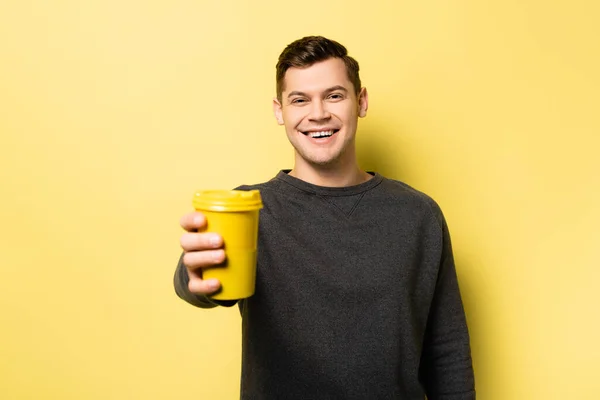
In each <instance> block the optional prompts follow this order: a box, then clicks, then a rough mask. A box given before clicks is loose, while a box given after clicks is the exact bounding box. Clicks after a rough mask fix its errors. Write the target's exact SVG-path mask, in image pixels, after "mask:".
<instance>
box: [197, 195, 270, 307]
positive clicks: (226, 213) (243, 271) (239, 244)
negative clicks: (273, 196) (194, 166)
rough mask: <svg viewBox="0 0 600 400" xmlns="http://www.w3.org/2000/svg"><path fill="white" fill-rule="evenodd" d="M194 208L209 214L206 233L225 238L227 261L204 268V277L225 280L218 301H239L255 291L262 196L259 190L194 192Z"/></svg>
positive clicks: (222, 281)
mask: <svg viewBox="0 0 600 400" xmlns="http://www.w3.org/2000/svg"><path fill="white" fill-rule="evenodd" d="M192 204H193V206H194V208H195V209H196V210H197V211H200V212H201V213H203V214H204V215H205V216H206V221H207V223H206V230H205V231H206V232H215V233H218V234H220V235H221V236H222V237H223V242H224V248H225V256H226V261H225V263H224V264H221V265H218V266H215V267H209V268H204V269H203V270H202V277H203V279H212V278H216V279H218V280H219V281H221V290H220V291H219V292H217V293H216V294H214V295H212V296H211V297H212V298H213V299H217V300H238V299H244V298H246V297H250V296H252V295H253V294H254V282H255V280H256V244H257V241H258V215H259V211H260V209H261V208H262V199H261V197H260V192H259V191H258V190H250V191H243V190H207V191H199V192H196V193H195V195H194V200H193V202H192Z"/></svg>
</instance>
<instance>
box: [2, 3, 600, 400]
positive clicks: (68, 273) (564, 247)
mask: <svg viewBox="0 0 600 400" xmlns="http://www.w3.org/2000/svg"><path fill="white" fill-rule="evenodd" d="M599 8H600V7H599V6H598V2H597V1H595V0H589V1H585V0H570V1H567V0H555V1H542V0H504V1H493V2H491V1H480V0H453V1H444V0H425V1H366V2H365V1H356V2H352V1H350V2H349V1H348V0H344V1H341V0H340V1H328V2H326V1H322V0H314V1H313V0H306V1H302V2H285V1H268V2H267V1H264V2H260V1H258V2H257V1H252V2H251V1H241V0H238V1H231V0H229V1H192V0H188V1H184V0H169V1H141V0H138V1H132V0H126V1H116V0H104V1H87V2H86V1H75V0H70V1H68V0H63V1H60V0H57V1H28V2H24V1H18V0H13V1H11V0H9V1H2V2H1V3H0V133H1V142H0V183H1V186H0V187H1V197H0V201H1V207H0V229H1V233H0V235H1V237H0V267H1V272H0V398H1V399H10V400H15V399H86V400H87V399H99V400H100V399H102V400H105V399H192V398H197V399H209V398H212V399H235V398H237V396H238V392H239V389H238V384H239V372H240V367H239V365H240V332H239V328H240V320H239V314H238V311H237V309H220V310H212V311H203V310H198V309H195V308H193V307H191V306H188V305H186V304H185V303H183V302H182V301H180V300H179V299H178V298H177V297H176V296H175V294H174V292H173V289H172V282H171V281H172V274H173V271H174V268H175V264H176V261H177V258H178V255H179V250H180V249H179V243H178V242H179V235H180V233H181V231H180V228H179V226H178V221H179V217H180V216H181V215H182V214H183V213H184V212H187V211H189V210H190V208H191V198H192V194H193V192H194V191H195V190H196V189H201V188H204V189H206V188H211V189H212V188H231V187H234V186H236V185H239V184H242V183H256V182H259V181H264V180H267V179H269V178H270V177H272V176H273V175H274V174H275V173H276V172H277V171H278V170H279V169H282V168H287V167H291V162H292V151H291V147H290V146H289V144H288V143H287V140H286V138H285V134H284V132H283V130H282V129H281V128H280V127H278V126H277V125H276V123H275V121H274V119H273V118H272V116H271V98H272V96H273V94H274V72H275V69H274V66H275V62H276V59H277V56H278V55H279V53H280V51H281V50H282V49H283V47H284V46H285V45H286V44H288V43H289V42H291V41H292V40H295V39H297V38H299V37H301V36H304V35H307V34H322V35H325V36H329V37H331V38H333V39H337V40H339V41H341V42H342V43H343V44H345V45H346V46H347V47H348V48H349V50H350V52H351V54H352V55H354V56H355V57H356V58H357V59H358V60H359V62H360V63H361V69H362V79H363V82H364V84H365V86H367V87H368V88H369V90H370V99H371V103H370V111H369V116H368V117H367V118H366V119H365V120H362V121H361V124H360V128H359V139H358V143H359V158H360V161H361V164H362V166H363V167H365V168H367V169H370V170H373V169H375V170H377V171H379V172H381V173H383V174H385V175H387V176H388V177H390V178H395V179H400V180H404V181H406V182H408V183H409V184H411V185H413V186H415V187H417V188H418V189H420V190H423V191H425V192H426V193H428V194H430V195H431V196H432V197H434V198H435V199H436V200H437V201H438V202H439V203H440V205H441V206H442V209H443V210H444V212H445V214H446V217H447V219H448V222H449V225H450V229H451V232H452V237H453V242H454V247H455V253H456V259H457V265H458V267H457V268H458V273H459V279H460V283H461V288H462V291H463V297H464V301H465V304H466V310H467V314H468V321H469V325H470V329H471V335H472V349H473V357H474V364H475V369H476V380H477V390H478V394H479V397H478V398H479V399H482V400H521V399H543V400H549V399H560V400H565V399H578V400H583V399H589V400H592V399H597V398H598V393H600V379H599V378H600V369H599V367H598V366H599V365H600V346H599V345H598V338H600V322H599V312H598V309H597V307H598V304H600V287H599V286H598V281H599V279H600V273H599V272H598V267H599V265H600V233H599V231H598V230H599V226H600V207H599V204H600V178H599V177H598V175H599V171H600V158H599V157H598V150H599V149H600V140H599V138H598V136H599V134H600V122H599V118H598V113H599V112H598V111H599V108H600V104H599V103H600V101H599V98H598V96H599V95H598V93H600V78H599V76H600V74H599V73H598V71H600V58H599V54H600V45H599V43H600V40H599V38H600V27H599V26H600V25H598V20H599V18H600V12H599V11H600V9H599Z"/></svg>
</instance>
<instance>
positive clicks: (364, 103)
mask: <svg viewBox="0 0 600 400" xmlns="http://www.w3.org/2000/svg"><path fill="white" fill-rule="evenodd" d="M368 109H369V93H367V88H362V89H360V93H359V94H358V116H359V117H361V118H364V117H366V116H367V110H368Z"/></svg>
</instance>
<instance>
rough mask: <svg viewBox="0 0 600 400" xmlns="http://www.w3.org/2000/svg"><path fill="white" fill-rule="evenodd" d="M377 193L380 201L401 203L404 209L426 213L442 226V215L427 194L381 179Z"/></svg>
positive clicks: (397, 182)
mask: <svg viewBox="0 0 600 400" xmlns="http://www.w3.org/2000/svg"><path fill="white" fill-rule="evenodd" d="M379 192H380V195H381V196H382V199H387V201H392V202H394V203H401V204H403V205H404V206H406V207H411V208H414V209H415V210H417V209H419V210H423V211H427V212H428V213H430V214H431V216H432V217H434V218H435V219H436V220H437V222H438V223H439V224H440V226H442V225H444V223H445V222H444V215H443V213H442V209H441V208H440V206H439V204H438V203H437V202H436V201H435V200H434V199H433V198H432V197H431V196H430V195H428V194H427V193H425V192H423V191H421V190H419V189H416V188H414V187H413V186H411V185H409V184H407V183H405V182H402V181H400V180H395V179H390V178H383V180H382V182H381V184H380V185H379Z"/></svg>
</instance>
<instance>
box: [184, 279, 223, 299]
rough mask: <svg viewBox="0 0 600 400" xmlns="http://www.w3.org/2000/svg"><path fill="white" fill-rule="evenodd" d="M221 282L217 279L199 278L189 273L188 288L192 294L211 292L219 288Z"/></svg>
mask: <svg viewBox="0 0 600 400" xmlns="http://www.w3.org/2000/svg"><path fill="white" fill-rule="evenodd" d="M220 287H221V283H220V282H219V281H218V280H217V279H206V280H203V279H200V278H198V277H192V276H191V275H190V282H189V283H188V289H189V290H190V292H192V293H194V294H203V295H206V294H211V293H214V292H216V291H217V290H219V288H220Z"/></svg>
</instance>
